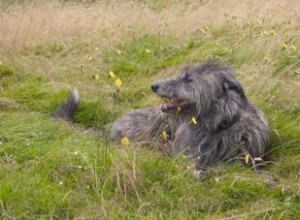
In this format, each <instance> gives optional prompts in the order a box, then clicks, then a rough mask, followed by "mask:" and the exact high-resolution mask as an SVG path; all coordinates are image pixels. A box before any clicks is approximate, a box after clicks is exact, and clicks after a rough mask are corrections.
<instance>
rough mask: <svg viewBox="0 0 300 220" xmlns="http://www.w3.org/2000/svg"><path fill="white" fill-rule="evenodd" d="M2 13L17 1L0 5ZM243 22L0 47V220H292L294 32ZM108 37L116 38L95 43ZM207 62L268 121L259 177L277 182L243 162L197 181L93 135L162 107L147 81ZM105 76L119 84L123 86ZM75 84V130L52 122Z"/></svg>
mask: <svg viewBox="0 0 300 220" xmlns="http://www.w3.org/2000/svg"><path fill="white" fill-rule="evenodd" d="M142 2H143V1H140V2H139V4H142V5H143V3H142ZM172 4H174V2H172V1H167V2H166V3H165V4H163V3H159V2H157V1H153V2H151V4H150V3H149V4H148V3H147V4H145V5H144V7H146V8H147V9H149V10H154V12H155V13H158V12H159V11H163V10H164V9H165V8H168V7H171V5H172ZM2 7H8V8H10V7H12V6H9V5H8V4H7V2H6V3H5V5H4V6H2ZM63 7H65V9H68V7H69V6H68V5H64V6H63ZM73 7H79V8H80V7H82V5H80V4H79V5H75V6H73ZM84 7H89V6H88V5H84ZM180 7H183V9H185V7H186V5H184V6H182V5H181V6H180ZM6 10H7V8H6ZM11 10H13V8H12V9H11ZM126 10H127V9H126ZM137 10H139V8H137ZM174 13H175V12H174ZM177 16H179V15H177ZM224 16H225V15H224ZM139 19H142V18H139ZM250 21H251V22H248V23H246V22H244V23H242V22H241V24H239V25H236V24H235V19H229V18H228V17H226V16H225V18H224V23H223V24H222V25H217V26H215V25H213V24H211V25H207V26H206V25H204V26H199V27H197V28H196V29H195V32H193V33H190V34H189V35H188V37H182V38H180V37H178V35H176V34H175V32H172V31H170V32H168V31H166V32H164V33H163V34H162V33H157V32H151V31H149V30H148V29H147V28H146V27H142V28H141V27H138V29H137V30H134V31H135V32H134V34H133V36H134V37H133V38H131V37H128V36H127V34H124V39H123V38H122V37H120V38H116V39H115V38H114V36H115V35H117V34H121V33H122V32H121V30H119V29H117V28H116V29H115V32H113V31H111V30H105V31H103V32H101V31H100V32H97V33H96V34H95V35H93V36H92V35H89V34H87V37H84V38H83V37H80V36H79V37H78V36H77V35H74V37H66V38H57V39H46V40H44V41H39V42H37V43H35V42H30V43H28V42H27V43H24V44H23V45H21V46H20V47H15V48H14V47H6V46H5V45H3V48H2V49H3V50H2V51H3V52H1V54H0V62H1V65H0V218H1V219H74V218H82V219H120V218H121V219H222V218H225V219H226V218H227V219H234V218H236V219H298V218H299V216H300V211H299V210H300V185H299V182H300V175H299V173H300V156H299V155H300V148H299V145H300V114H299V113H300V98H299V97H300V93H299V91H300V88H299V87H300V62H299V60H300V52H299V51H300V44H299V42H298V41H297V40H296V33H297V30H298V26H297V25H290V24H288V22H287V21H284V22H283V23H278V24H277V25H274V24H271V22H270V21H265V23H263V24H260V23H259V22H256V21H255V18H253V20H250ZM120 22H121V23H122V22H123V21H120ZM268 22H269V23H268ZM186 25H188V24H186ZM81 28H83V27H80V28H79V29H81ZM271 30H273V31H274V32H275V33H276V34H270V33H272V32H271ZM173 31H174V30H173ZM176 31H178V32H180V31H181V30H180V29H177V30H176ZM265 32H267V33H265ZM122 36H123V35H122ZM110 39H112V41H113V43H111V44H107V45H106V44H104V43H102V42H106V43H107V42H108V41H109V40H110ZM283 43H285V44H286V45H287V48H285V47H284V46H283V45H282V44H283ZM103 44H104V45H103ZM209 58H217V59H220V60H221V61H223V62H226V63H227V64H229V65H230V66H232V68H233V69H234V70H235V72H236V75H237V77H238V79H239V80H240V81H241V82H242V83H243V84H244V86H245V89H246V92H247V95H248V97H249V99H250V100H251V101H253V102H254V103H255V104H256V105H258V106H259V107H260V108H261V109H262V110H263V111H264V112H265V114H266V116H267V117H268V120H269V123H270V127H271V129H270V137H271V146H270V148H269V149H268V153H267V156H268V158H270V160H271V162H270V163H268V164H266V170H268V171H269V172H270V174H271V175H272V176H273V177H274V178H275V179H276V184H275V185H274V186H270V184H269V183H268V182H266V178H265V177H264V176H263V175H261V174H258V173H257V172H255V169H253V168H245V167H242V166H240V165H239V161H234V162H232V163H230V164H225V165H224V164H220V165H218V166H216V167H213V168H211V169H210V170H209V171H208V173H207V176H206V178H205V179H204V180H202V181H199V180H196V179H195V178H194V177H193V163H192V162H191V160H190V158H184V157H180V158H173V157H170V156H166V155H164V154H162V153H161V152H159V151H157V150H155V149H152V148H139V147H138V146H134V144H133V143H131V144H130V145H129V146H128V147H125V146H123V147H121V146H114V145H113V144H112V143H110V142H108V141H107V140H106V138H105V137H106V136H105V132H104V137H103V134H100V133H101V132H103V131H105V129H106V128H107V127H109V125H110V123H111V122H112V121H113V120H114V119H115V118H116V117H118V116H119V115H121V114H122V113H124V112H126V111H128V110H129V109H133V108H142V107H149V106H153V105H158V104H160V100H159V99H158V98H156V97H155V95H154V94H152V93H151V91H150V89H149V88H150V85H151V83H152V82H153V81H155V80H159V79H161V78H168V77H170V76H174V75H176V74H177V73H178V72H179V69H180V67H181V66H182V65H184V64H189V63H194V62H198V61H202V60H206V59H209ZM109 71H113V72H114V74H115V75H116V78H118V79H121V80H122V83H123V85H122V86H121V88H116V86H115V85H114V81H115V79H114V78H112V77H110V76H109ZM74 87H76V88H78V90H79V92H80V95H81V99H82V100H81V104H80V107H79V109H78V112H77V113H76V115H75V123H74V124H69V123H66V122H63V121H58V120H55V119H53V118H52V113H53V112H54V111H55V109H56V108H57V107H58V106H59V105H60V103H61V101H63V100H64V99H65V98H66V96H67V95H68V92H69V90H70V89H72V88H74ZM91 127H93V128H94V129H93V130H91V129H90V130H88V131H87V129H89V128H91ZM97 129H99V130H97ZM101 136H102V137H101Z"/></svg>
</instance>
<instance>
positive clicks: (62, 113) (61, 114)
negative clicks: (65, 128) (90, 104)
mask: <svg viewBox="0 0 300 220" xmlns="http://www.w3.org/2000/svg"><path fill="white" fill-rule="evenodd" d="M78 105H79V93H78V91H77V89H74V90H73V91H72V92H71V93H70V95H69V97H68V98H67V100H66V101H65V102H63V103H62V104H61V106H60V108H59V109H58V110H57V111H56V112H55V113H54V117H55V118H59V119H63V120H66V121H70V122H73V119H74V117H73V116H74V112H75V111H76V109H77V107H78Z"/></svg>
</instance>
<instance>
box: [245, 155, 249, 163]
mask: <svg viewBox="0 0 300 220" xmlns="http://www.w3.org/2000/svg"><path fill="white" fill-rule="evenodd" d="M249 160H250V154H248V153H247V154H246V155H245V163H246V164H248V163H249Z"/></svg>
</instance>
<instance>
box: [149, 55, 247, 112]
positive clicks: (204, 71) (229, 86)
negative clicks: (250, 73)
mask: <svg viewBox="0 0 300 220" xmlns="http://www.w3.org/2000/svg"><path fill="white" fill-rule="evenodd" d="M151 89H152V91H153V92H155V93H156V94H157V95H158V96H160V97H163V98H167V99H169V100H171V101H170V102H168V103H165V104H164V105H163V106H162V107H161V110H162V111H163V112H171V111H174V110H176V109H178V108H180V109H182V110H184V109H187V108H189V109H193V108H194V109H195V111H197V114H205V113H208V112H210V111H211V110H212V108H213V107H214V104H215V103H217V102H218V101H219V100H221V99H224V98H230V97H232V96H235V97H238V98H241V99H245V94H244V90H243V88H242V86H241V84H240V83H239V82H238V81H237V80H236V79H235V77H234V75H233V74H232V71H231V70H230V69H229V68H228V67H227V66H225V65H223V64H220V63H219V62H217V61H207V62H205V63H201V64H198V65H196V66H193V67H186V68H184V69H183V71H182V73H181V74H180V75H179V76H178V77H176V78H171V79H168V80H164V81H160V82H155V83H153V84H152V85H151Z"/></svg>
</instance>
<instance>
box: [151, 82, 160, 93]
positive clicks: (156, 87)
mask: <svg viewBox="0 0 300 220" xmlns="http://www.w3.org/2000/svg"><path fill="white" fill-rule="evenodd" d="M158 88H159V85H158V84H156V83H154V84H152V85H151V89H152V91H153V92H156V91H157V90H158Z"/></svg>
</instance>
